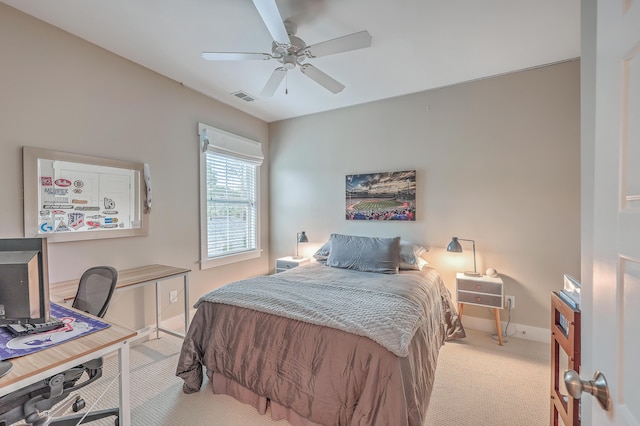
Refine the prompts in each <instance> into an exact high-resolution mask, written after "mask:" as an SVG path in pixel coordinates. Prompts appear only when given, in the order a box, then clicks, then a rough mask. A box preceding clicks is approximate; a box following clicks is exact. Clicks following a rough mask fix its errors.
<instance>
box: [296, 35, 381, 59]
mask: <svg viewBox="0 0 640 426" xmlns="http://www.w3.org/2000/svg"><path fill="white" fill-rule="evenodd" d="M369 46H371V34H369V32H368V31H360V32H358V33H353V34H349V35H346V36H342V37H338V38H334V39H332V40H327V41H323V42H321V43H317V44H313V45H311V46H308V47H307V48H306V49H305V52H306V54H307V56H308V57H310V58H317V57H319V56H326V55H333V54H335V53H342V52H348V51H350V50H356V49H362V48H365V47H369Z"/></svg>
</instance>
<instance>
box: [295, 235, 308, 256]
mask: <svg viewBox="0 0 640 426" xmlns="http://www.w3.org/2000/svg"><path fill="white" fill-rule="evenodd" d="M308 242H309V238H307V234H305V233H304V231H302V232H298V234H297V235H296V255H295V256H293V258H294V259H302V256H299V255H298V245H299V244H300V243H308Z"/></svg>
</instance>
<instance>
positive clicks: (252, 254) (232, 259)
mask: <svg viewBox="0 0 640 426" xmlns="http://www.w3.org/2000/svg"><path fill="white" fill-rule="evenodd" d="M260 256H262V250H261V249H259V250H252V251H247V252H242V253H238V254H231V255H228V256H221V257H216V258H214V259H204V260H200V269H201V270H202V269H209V268H215V267H217V266H224V265H230V264H232V263H236V262H243V261H245V260H250V259H257V258H259V257H260Z"/></svg>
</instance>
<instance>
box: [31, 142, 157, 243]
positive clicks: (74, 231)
mask: <svg viewBox="0 0 640 426" xmlns="http://www.w3.org/2000/svg"><path fill="white" fill-rule="evenodd" d="M22 160H23V175H24V179H23V185H24V236H25V237H46V238H47V240H48V241H50V242H59V241H75V240H89V239H96V238H115V237H133V236H143V235H147V233H148V214H147V213H145V212H146V211H148V210H147V209H146V208H145V207H147V208H148V207H150V205H148V203H150V200H147V198H146V194H147V191H146V185H145V176H144V170H145V169H144V164H143V163H134V162H129V161H122V160H112V159H106V158H99V157H90V156H86V155H79V154H71V153H66V152H60V151H51V150H48V149H40V148H32V147H26V146H25V147H23V148H22Z"/></svg>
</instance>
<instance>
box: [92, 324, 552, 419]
mask: <svg viewBox="0 0 640 426" xmlns="http://www.w3.org/2000/svg"><path fill="white" fill-rule="evenodd" d="M467 334H468V337H467V338H466V339H463V340H460V341H456V342H447V343H446V344H445V345H444V346H443V347H442V349H441V351H440V356H439V359H438V367H437V370H436V379H435V385H434V390H433V395H432V397H431V402H430V405H429V412H428V415H427V421H426V423H425V426H441V425H444V426H448V425H455V426H465V425H468V426H481V425H491V426H502V425H504V426H511V425H518V426H541V425H545V424H548V421H549V396H548V395H549V380H550V366H549V357H550V348H549V344H544V343H538V342H533V341H528V340H522V339H515V338H511V339H510V340H509V341H508V342H506V343H505V344H504V346H502V347H500V346H498V344H497V342H496V341H495V340H494V339H492V338H491V336H489V335H488V334H486V333H482V332H478V331H474V330H467ZM180 345H181V341H180V340H179V339H176V338H174V337H171V336H164V337H161V338H160V339H157V340H150V341H147V342H145V343H143V344H139V345H136V346H133V347H132V348H131V406H132V418H131V423H132V425H134V426H146V425H149V426H159V425H172V426H174V425H177V426H180V425H185V426H186V425H189V426H192V425H193V426H198V425H209V426H232V425H242V426H247V425H249V426H268V425H285V426H286V425H288V423H287V422H286V421H284V420H280V421H277V422H276V421H273V420H271V418H270V417H269V414H270V413H267V415H265V416H262V415H260V414H258V413H257V412H256V410H255V409H254V408H253V407H250V406H248V405H245V404H242V403H240V402H237V401H236V400H234V399H233V398H231V397H228V396H224V395H213V394H212V393H211V386H210V384H209V383H208V381H207V379H206V377H205V382H204V385H203V387H202V389H201V390H200V392H197V393H195V394H190V395H186V394H184V393H183V392H182V381H181V380H180V379H179V378H177V377H175V374H174V373H175V367H176V364H177V359H178V354H179V351H180ZM117 365H118V363H117V357H109V358H107V359H106V360H105V371H104V376H103V377H102V379H100V380H99V381H97V382H96V383H94V384H92V385H91V386H89V387H87V388H86V389H83V390H82V391H81V392H80V393H81V394H82V395H83V397H85V399H86V400H87V406H90V405H91V404H92V403H93V401H94V400H95V399H97V398H98V396H99V395H101V394H102V393H103V392H104V390H105V389H106V388H107V387H109V388H108V389H107V392H106V393H105V394H104V396H103V397H102V398H101V399H100V401H99V402H98V403H97V404H96V408H104V407H110V406H117V403H118V383H117V380H115V381H114V378H116V376H117V371H118V368H117ZM110 382H112V383H111V385H110V386H109V383H110ZM91 424H92V425H93V424H95V425H113V421H112V420H101V421H99V422H94V423H91Z"/></svg>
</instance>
